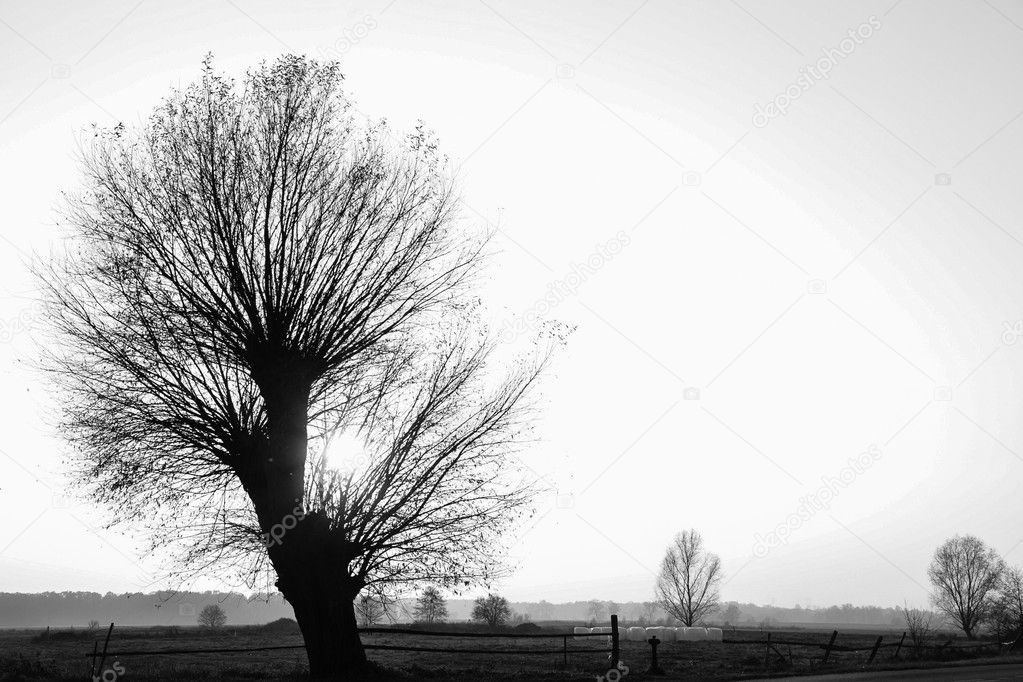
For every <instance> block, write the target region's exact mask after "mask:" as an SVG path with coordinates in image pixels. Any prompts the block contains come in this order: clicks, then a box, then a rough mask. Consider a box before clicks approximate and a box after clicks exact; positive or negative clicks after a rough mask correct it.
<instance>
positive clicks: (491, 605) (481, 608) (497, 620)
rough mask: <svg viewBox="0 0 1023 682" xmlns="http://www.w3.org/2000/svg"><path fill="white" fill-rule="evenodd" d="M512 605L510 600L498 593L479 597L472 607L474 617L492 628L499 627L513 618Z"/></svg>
mask: <svg viewBox="0 0 1023 682" xmlns="http://www.w3.org/2000/svg"><path fill="white" fill-rule="evenodd" d="M511 616H512V612H511V606H510V605H509V604H508V600H507V599H505V598H504V597H502V596H499V595H496V594H488V595H487V596H485V597H477V598H476V601H475V603H474V604H473V607H472V619H473V620H475V621H479V622H481V623H486V624H487V625H488V626H490V627H491V628H498V627H500V626H502V625H504V624H505V623H507V622H508V620H509V619H510V618H511Z"/></svg>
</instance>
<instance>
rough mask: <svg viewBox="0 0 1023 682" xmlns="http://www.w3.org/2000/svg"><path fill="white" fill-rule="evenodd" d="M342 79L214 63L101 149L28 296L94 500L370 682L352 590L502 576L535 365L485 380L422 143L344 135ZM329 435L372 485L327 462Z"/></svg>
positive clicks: (278, 66) (521, 501) (468, 249)
mask: <svg viewBox="0 0 1023 682" xmlns="http://www.w3.org/2000/svg"><path fill="white" fill-rule="evenodd" d="M341 82H342V76H341V73H340V71H339V69H338V66H337V65H336V64H335V63H319V62H316V61H313V60H308V59H306V58H303V57H294V56H286V57H282V58H280V59H278V60H277V61H275V62H273V63H271V64H263V65H261V66H259V67H258V68H255V69H253V70H251V71H250V72H249V73H248V75H247V76H246V78H245V80H244V84H243V86H242V87H240V88H239V87H238V86H237V85H236V84H235V83H234V82H233V81H231V80H229V79H227V78H225V77H223V76H221V75H218V74H217V73H215V72H214V70H213V67H212V66H211V64H210V61H209V60H207V62H206V63H205V68H204V70H203V73H202V76H201V78H200V80H198V81H197V82H196V83H194V84H192V85H191V86H189V87H187V88H185V89H184V90H177V91H173V92H172V94H171V95H170V96H169V97H168V98H167V99H166V100H165V101H164V103H163V104H162V105H160V106H159V107H158V108H157V109H156V110H155V111H154V112H153V114H152V116H151V117H150V118H149V119H148V121H147V122H146V123H145V124H143V125H142V126H141V127H140V129H139V130H138V131H135V132H129V131H128V130H127V129H126V128H125V127H123V126H121V125H118V126H116V127H115V128H113V129H109V130H102V129H97V130H96V132H95V134H94V136H93V137H92V138H91V139H89V140H86V141H84V142H83V149H82V152H81V163H82V167H83V171H84V180H85V183H84V184H85V189H84V190H83V191H82V192H81V193H79V194H76V195H71V196H69V197H68V212H67V223H68V226H69V227H70V230H69V232H70V233H69V235H68V237H69V238H68V239H67V240H65V241H64V242H62V243H63V244H64V245H65V248H64V251H63V252H62V253H58V254H56V255H55V256H54V257H53V258H52V259H51V260H50V261H49V262H48V263H46V264H44V265H41V266H39V280H40V284H41V286H42V287H43V289H44V291H45V294H46V297H47V313H48V318H49V320H50V322H51V324H52V327H53V329H54V331H55V334H56V339H55V341H54V343H52V344H50V347H49V349H48V350H49V356H48V358H47V360H46V363H47V364H46V367H47V369H48V370H49V371H50V373H51V375H52V376H53V378H54V381H55V383H56V384H57V386H58V388H59V389H60V392H61V395H62V397H63V398H64V401H63V409H62V413H61V419H62V421H63V424H62V428H63V432H64V434H65V436H66V438H67V439H68V440H69V441H70V443H71V444H72V445H73V446H74V448H75V450H76V451H77V453H78V461H79V462H80V463H81V481H82V483H83V486H85V487H86V488H87V489H88V490H89V491H90V492H91V493H92V495H93V497H94V498H95V499H96V500H98V501H99V502H101V503H105V504H106V505H108V506H109V508H110V509H111V510H112V512H113V514H114V517H115V518H114V520H115V521H122V522H125V523H131V524H136V525H137V524H138V523H146V524H148V526H149V527H150V528H151V529H152V530H153V533H152V538H153V542H154V544H155V545H157V546H158V547H159V546H173V547H179V548H182V551H183V556H182V559H183V560H184V561H183V562H182V565H183V566H187V567H191V570H194V571H197V572H198V571H201V570H203V569H206V568H209V567H213V566H217V567H218V570H220V571H223V570H224V568H223V567H225V566H233V567H235V568H236V573H237V575H238V576H239V577H240V578H241V579H243V580H245V581H247V582H249V583H250V584H254V583H256V582H258V581H259V580H260V579H265V580H267V581H271V580H275V584H276V586H277V588H278V589H279V590H280V591H281V593H282V594H283V595H284V597H285V598H286V599H287V601H288V602H289V603H290V604H291V605H292V607H293V608H294V611H295V617H296V620H297V621H298V624H299V626H300V628H301V630H302V634H303V637H304V640H305V645H306V650H307V654H308V658H309V665H310V671H311V673H312V674H313V676H314V677H332V678H338V679H343V678H354V679H359V678H361V673H360V672H359V670H360V669H361V668H362V667H363V666H364V664H365V660H366V658H365V652H364V650H363V647H362V644H361V641H360V640H359V636H358V629H357V623H356V618H355V610H354V602H355V600H356V597H357V596H358V595H359V594H360V592H362V591H363V590H365V589H382V588H384V587H392V588H394V589H397V587H398V586H401V585H407V584H415V583H420V582H431V583H435V584H439V585H444V586H457V587H460V588H461V587H465V586H468V585H473V584H479V583H485V582H486V581H488V580H489V579H491V578H493V577H494V575H495V572H496V571H498V570H499V569H500V565H501V564H500V560H501V557H502V556H503V543H502V538H503V533H504V530H505V529H507V528H508V526H509V524H511V523H514V522H515V521H516V519H517V518H518V517H519V515H520V514H521V513H522V512H523V511H524V510H525V508H526V505H527V504H528V501H529V499H530V494H531V487H530V484H529V483H528V482H527V481H525V480H524V479H523V478H521V477H519V476H518V475H517V469H516V467H515V462H514V461H512V460H510V459H509V458H508V455H509V453H510V452H511V451H512V450H513V449H514V448H515V447H517V446H518V445H519V444H521V443H522V442H523V437H524V434H525V433H526V431H527V429H528V426H529V417H530V412H529V407H530V404H529V401H528V400H527V396H528V394H529V392H530V390H531V389H532V388H533V386H534V385H535V383H536V381H537V379H538V376H539V374H540V372H541V369H542V366H543V364H544V361H545V360H544V359H545V357H546V354H545V353H544V352H540V353H538V354H537V355H536V356H535V357H534V358H533V359H530V358H525V359H523V361H521V362H509V363H507V364H508V367H509V369H506V370H500V371H496V370H498V369H499V368H497V367H495V365H496V364H497V361H496V359H495V357H496V356H494V353H493V351H494V348H495V345H494V343H493V342H491V341H490V337H489V335H488V333H487V331H486V329H485V327H483V326H482V325H481V324H480V323H478V318H479V317H481V316H480V315H478V314H477V312H476V309H477V303H476V302H475V299H473V298H472V296H471V295H469V294H470V291H471V290H470V287H471V285H472V283H473V281H474V276H475V273H476V272H477V271H478V269H479V265H480V263H481V254H482V249H483V248H484V242H485V240H483V239H475V238H473V237H472V236H471V235H468V234H466V232H465V231H464V230H460V229H458V224H457V222H456V220H457V216H456V213H455V200H454V194H453V191H452V186H451V182H450V181H449V180H448V179H447V176H446V174H445V170H444V168H445V166H444V159H443V158H442V157H441V155H440V154H439V152H438V151H437V145H436V143H435V141H434V139H433V138H432V137H431V136H430V135H429V134H428V133H426V132H424V131H423V130H422V129H417V130H416V132H414V133H412V134H411V135H409V136H408V137H407V138H405V139H404V141H403V142H400V143H399V142H394V143H391V142H388V140H390V139H391V137H390V133H389V131H388V130H387V129H386V127H385V126H384V124H368V125H360V124H358V122H357V121H356V119H355V118H354V115H353V114H352V112H351V105H350V103H349V101H348V100H347V99H346V97H345V96H344V94H343V93H342V91H341ZM502 376H503V378H501V377H502ZM342 437H345V438H348V439H349V440H350V441H352V442H357V443H359V444H361V447H362V449H363V454H365V456H366V460H367V462H368V464H367V465H366V466H364V467H357V468H352V469H345V468H338V467H335V466H332V465H331V463H330V459H329V457H328V456H327V455H328V453H329V448H330V443H331V442H332V440H334V439H336V438H342Z"/></svg>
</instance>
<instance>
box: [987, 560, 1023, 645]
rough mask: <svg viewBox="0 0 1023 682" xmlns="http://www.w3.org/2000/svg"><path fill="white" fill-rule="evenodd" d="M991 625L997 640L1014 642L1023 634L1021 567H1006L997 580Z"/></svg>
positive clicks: (1022, 571) (1022, 577) (1022, 574)
mask: <svg viewBox="0 0 1023 682" xmlns="http://www.w3.org/2000/svg"><path fill="white" fill-rule="evenodd" d="M992 620H993V623H992V626H993V628H994V631H995V635H996V636H997V637H998V639H999V641H1012V642H1016V640H1017V639H1019V638H1020V636H1021V635H1023V569H1021V568H1020V567H1019V566H1011V567H1006V568H1005V569H1004V570H1003V571H1002V575H1001V577H1000V578H999V580H998V595H997V596H996V597H995V599H994V609H993V613H992Z"/></svg>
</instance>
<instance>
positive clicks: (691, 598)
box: [657, 530, 722, 627]
mask: <svg viewBox="0 0 1023 682" xmlns="http://www.w3.org/2000/svg"><path fill="white" fill-rule="evenodd" d="M721 575H722V572H721V559H719V558H718V556H717V555H716V554H712V553H710V552H708V551H707V550H706V549H705V548H704V546H703V537H702V536H701V535H700V534H699V533H698V532H696V531H695V530H684V531H681V532H679V533H677V534H676V535H675V538H674V540H672V543H671V545H669V546H668V550H667V552H665V555H664V559H663V560H662V561H661V571H660V573H659V574H658V576H657V596H658V598H659V600H660V602H661V607H662V608H663V609H664V610H665V611H666V612H667V613H668V615H669V616H671V617H672V618H675V619H677V620H679V621H680V622H681V623H682V624H683V625H685V626H688V627H691V626H693V625H695V624H697V623H699V622H700V621H701V620H702V619H703V618H704V617H705V616H707V615H709V614H710V613H712V612H713V611H715V610H716V609H717V607H718V604H719V598H720V593H719V586H720V584H721Z"/></svg>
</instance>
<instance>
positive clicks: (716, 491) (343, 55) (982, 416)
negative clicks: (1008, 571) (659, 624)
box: [0, 0, 1023, 606]
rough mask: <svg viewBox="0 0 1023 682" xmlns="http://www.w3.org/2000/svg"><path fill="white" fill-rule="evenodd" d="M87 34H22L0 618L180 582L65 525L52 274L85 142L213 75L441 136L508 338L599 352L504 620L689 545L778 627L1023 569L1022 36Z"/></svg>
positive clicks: (425, 13)
mask: <svg viewBox="0 0 1023 682" xmlns="http://www.w3.org/2000/svg"><path fill="white" fill-rule="evenodd" d="M89 5H90V6H89V7H86V6H85V3H75V2H39V3H16V2H11V1H8V2H0V83H2V87H0V200H2V205H3V208H4V215H3V220H2V222H0V239H2V240H3V243H2V244H0V306H2V307H0V320H2V321H3V323H4V327H3V328H2V329H0V332H2V333H0V342H2V343H0V356H2V358H3V360H2V371H3V382H2V384H0V409H2V414H3V415H4V419H3V425H4V429H3V435H2V438H0V518H3V519H4V520H5V522H4V523H3V524H0V590H5V591H41V590H50V589H53V590H60V589H88V590H97V591H107V590H112V591H124V590H134V589H140V588H141V587H142V586H143V585H144V584H145V579H144V576H145V575H146V574H147V572H148V571H151V570H154V569H155V566H153V565H152V564H151V563H149V561H150V560H147V559H145V558H144V557H142V556H141V555H140V553H139V552H138V550H136V549H135V547H136V543H135V542H133V541H132V540H131V538H126V537H122V536H120V535H118V534H117V533H113V532H110V531H104V530H101V529H100V524H101V523H102V520H103V516H102V514H101V513H100V511H99V510H97V509H95V508H93V507H92V506H91V505H89V504H86V503H81V502H77V501H73V500H71V499H66V498H65V497H64V495H65V490H64V483H63V481H62V477H61V471H62V464H61V460H62V457H63V456H64V454H65V453H63V452H62V446H61V444H60V441H59V439H58V438H57V436H56V434H55V432H54V429H53V426H52V424H53V422H54V415H53V414H51V413H49V412H48V409H50V408H48V403H47V400H46V399H45V398H44V396H43V385H42V382H41V380H40V378H39V377H38V376H36V375H35V374H33V373H32V371H30V370H28V369H27V364H28V362H29V361H30V360H31V358H32V357H33V354H34V353H35V350H34V344H35V343H38V342H41V341H42V342H45V338H44V337H43V334H42V331H41V329H40V328H39V326H38V324H37V323H36V318H35V317H34V307H33V298H32V297H33V291H32V284H31V279H30V278H29V277H28V275H27V271H26V268H25V266H24V263H25V260H26V258H27V255H28V254H31V253H43V254H45V253H46V252H47V250H48V249H49V245H50V243H51V240H52V239H53V238H54V235H55V234H56V229H55V227H54V223H55V220H56V215H55V212H54V209H55V207H56V206H57V205H58V203H59V193H60V191H61V190H62V189H65V188H69V187H74V184H75V182H76V171H75V167H74V163H73V161H72V153H73V149H74V136H75V133H76V131H80V130H82V129H83V128H84V127H85V126H87V125H89V124H90V123H92V122H98V123H100V124H113V123H115V122H117V121H124V122H126V123H127V124H129V125H130V124H133V123H136V122H138V121H139V120H140V119H142V118H144V117H145V116H146V115H147V114H148V112H149V111H150V110H151V109H152V107H153V106H154V105H155V104H156V103H157V102H158V100H159V98H160V97H162V96H163V95H165V94H166V93H167V91H168V88H169V87H171V86H172V85H178V84H184V83H187V82H189V81H190V80H192V79H193V78H194V77H195V76H196V75H197V74H198V71H199V66H200V62H201V59H202V57H203V55H204V53H206V52H208V51H212V52H213V53H214V54H215V56H216V59H217V62H218V65H219V66H220V67H221V68H223V69H225V70H228V71H229V72H231V73H234V74H241V72H242V71H243V70H244V68H245V67H246V66H248V65H251V64H253V63H255V62H258V61H259V60H261V59H272V58H274V57H275V56H276V55H278V54H280V53H281V52H286V51H294V52H304V53H307V54H309V55H312V56H320V57H327V58H330V57H336V58H339V59H340V60H341V62H342V68H343V70H344V72H345V73H346V74H347V83H348V87H349V90H350V93H351V94H352V95H353V96H354V97H355V99H356V100H357V102H358V106H359V108H360V110H361V111H363V112H364V113H365V114H366V115H369V116H372V117H381V116H386V117H387V118H388V119H389V120H390V121H391V122H392V123H393V125H394V126H395V127H396V128H398V129H409V128H411V127H412V126H413V125H414V124H415V121H416V120H417V119H419V118H422V119H423V120H424V121H426V123H427V124H428V125H429V126H431V127H432V128H434V129H435V130H436V131H437V133H438V134H439V136H440V138H441V142H442V146H443V148H444V149H445V150H446V151H447V153H449V154H450V155H451V157H452V159H453V160H454V162H455V164H456V165H459V166H460V171H459V177H460V179H461V184H462V190H463V194H464V197H465V202H466V210H465V215H466V217H467V218H470V219H472V220H474V221H476V222H477V224H486V223H489V224H490V225H491V226H496V227H497V228H498V229H499V232H498V236H497V239H496V241H495V246H496V247H497V249H498V254H497V255H496V256H495V258H494V259H493V262H492V267H491V275H492V280H491V282H490V283H489V284H488V286H487V288H486V290H485V291H484V292H483V295H484V296H485V299H486V301H487V302H488V304H489V306H490V307H491V309H492V310H494V311H496V313H495V326H496V328H497V329H496V330H497V331H498V332H500V331H501V330H502V328H504V325H505V323H507V324H508V325H509V327H508V330H509V331H507V332H506V333H507V334H512V333H513V332H512V331H510V330H512V329H514V326H513V322H514V321H515V320H527V321H531V320H533V319H534V318H535V316H536V314H537V313H539V314H540V317H541V318H547V319H558V320H561V321H564V322H566V323H569V324H575V325H578V330H577V331H576V333H575V334H574V335H573V336H572V337H571V342H570V344H569V346H568V347H567V348H566V349H565V350H564V351H563V352H562V353H561V355H560V357H559V360H558V362H557V365H556V368H555V369H556V371H555V372H554V374H552V376H551V377H550V378H549V379H548V381H547V383H546V385H545V386H544V396H545V398H544V400H545V408H546V409H545V412H544V415H543V420H542V422H541V423H540V424H539V425H538V428H539V433H540V435H541V436H542V438H543V442H542V443H541V444H540V445H538V446H537V447H536V448H534V449H533V450H531V451H530V452H528V453H526V454H525V455H524V456H523V459H524V461H525V463H526V464H527V465H528V466H529V467H531V468H532V469H533V470H535V471H536V472H537V474H538V475H541V476H543V477H544V478H545V480H546V481H547V482H548V484H549V486H550V488H551V490H550V492H549V493H546V494H545V495H543V496H542V497H541V498H539V499H538V501H537V505H538V510H539V514H538V516H537V520H536V523H535V525H533V526H532V527H530V528H528V529H527V530H525V531H524V532H523V534H522V536H521V538H520V539H519V541H518V542H517V543H516V545H515V549H514V555H513V557H512V558H513V561H514V562H515V564H516V565H517V566H518V569H517V571H516V572H515V573H514V574H513V576H512V577H511V578H509V579H508V580H507V581H505V582H504V583H503V584H502V585H501V586H500V587H501V589H502V590H503V591H504V592H505V593H506V594H507V595H508V596H509V597H511V598H513V599H543V598H545V599H548V600H551V601H565V600H572V599H588V598H602V599H613V600H616V601H626V600H640V599H650V598H651V597H652V590H653V573H654V571H655V570H656V568H657V564H658V561H659V559H660V557H661V555H662V554H663V551H664V548H665V547H666V545H667V543H668V542H669V540H670V538H671V536H672V534H673V533H675V532H676V531H678V530H680V529H682V528H687V527H694V528H697V529H699V530H700V531H701V532H702V533H703V534H704V537H705V539H706V542H707V544H708V545H709V547H710V548H711V549H712V550H714V551H716V552H717V553H718V554H720V555H721V557H722V560H723V562H724V567H725V570H726V573H727V582H726V584H725V585H724V588H723V595H722V596H723V597H724V598H725V599H736V600H740V601H753V602H758V603H774V604H778V605H792V604H795V603H800V604H802V605H804V606H805V605H827V604H831V603H843V602H851V603H854V604H883V605H892V604H895V603H902V601H903V600H904V599H905V600H908V602H909V603H910V604H911V605H914V604H915V605H923V604H924V603H925V602H926V599H927V592H926V586H927V579H926V566H927V563H928V561H929V560H930V556H931V554H932V552H933V550H934V548H935V547H936V546H937V545H938V544H939V543H940V542H941V541H942V540H944V539H945V538H946V537H948V536H950V535H952V534H954V533H962V532H969V533H974V534H976V535H979V536H980V537H982V538H984V539H985V540H986V541H988V542H989V543H990V544H991V545H993V546H994V547H995V548H996V549H998V550H999V551H1001V552H1002V553H1003V554H1005V556H1006V558H1007V559H1008V560H1009V561H1010V562H1011V563H1023V548H1021V546H1020V543H1021V541H1023V530H1021V529H1020V527H1019V524H1018V519H1019V518H1020V516H1021V513H1023V499H1021V497H1020V496H1019V495H1018V494H1017V490H1018V486H1017V485H1016V483H1017V481H1018V480H1020V478H1021V477H1023V456H1021V454H1020V453H1023V428H1021V426H1020V416H1021V415H1023V394H1021V392H1020V390H1019V389H1020V385H1021V381H1023V362H1021V356H1020V354H1021V353H1023V349H1021V348H1023V339H1020V342H1019V343H1017V339H1019V338H1020V337H1023V286H1021V284H1023V281H1021V280H1023V277H1021V275H1020V265H1021V264H1023V243H1021V240H1023V225H1021V220H1020V218H1021V216H1023V192H1020V191H1019V186H1018V185H1019V168H1018V164H1019V159H1020V156H1021V154H1020V152H1021V150H1023V121H1021V120H1020V118H1021V117H1023V91H1021V90H1020V88H1019V87H1017V86H1018V76H1019V73H1020V70H1021V67H1023V7H1020V6H1019V5H1018V4H1013V3H1011V2H1008V1H1007V0H991V2H980V1H977V2H973V1H961V2H936V1H934V0H884V1H883V2H856V3H851V2H847V3H839V2H820V1H817V0H804V1H801V2H786V3H780V2H764V1H761V0H738V1H736V2H724V1H722V2H700V1H696V0H688V1H685V2H681V1H676V0H648V1H644V0H629V1H624V0H623V1H622V2H606V3H601V5H600V7H599V8H596V7H594V6H593V5H594V3H587V2H581V1H580V2H563V3H558V4H557V6H556V7H555V6H554V5H553V4H552V3H544V2H525V3H523V2H509V1H507V0H485V1H484V0H460V1H457V2H456V1H454V0H452V1H450V2H429V3H417V2H412V1H411V0H393V1H391V0H381V1H379V2H369V3H343V2H295V3H288V4H287V6H286V7H287V9H284V5H282V4H281V3H275V2H269V1H262V0H227V1H218V2H212V3H204V2H198V1H194V2H185V1H182V2H175V3H157V2H154V1H153V0H143V2H138V1H137V0H117V1H110V2H96V3H89ZM850 35H852V36H853V37H850ZM807 67H810V68H807ZM822 71H827V74H826V76H827V77H824V74H823V73H822ZM786 93H788V94H786ZM772 102H774V103H776V104H777V105H778V106H780V107H782V108H784V109H785V113H781V112H780V111H778V110H777V108H776V107H773V106H772V107H769V106H768V105H769V104H770V103H772ZM587 264H588V265H587ZM552 286H553V287H554V290H555V291H560V292H561V293H560V294H558V295H556V296H555V295H552V297H553V299H554V300H557V301H558V302H557V303H556V304H555V305H553V306H551V305H548V304H542V303H540V302H541V301H543V300H544V297H545V296H548V295H549V294H550V291H551V287H552ZM850 460H852V462H853V464H855V466H853V465H851V464H850ZM857 462H858V463H857ZM779 529H784V530H781V531H780V532H781V533H783V534H784V535H785V538H784V542H781V541H778V542H775V541H773V540H772V538H774V539H777V535H772V534H777V533H779ZM154 587H155V586H154Z"/></svg>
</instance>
